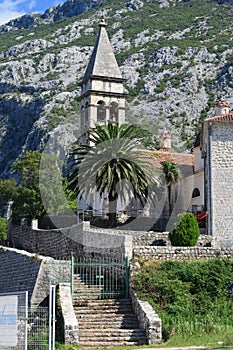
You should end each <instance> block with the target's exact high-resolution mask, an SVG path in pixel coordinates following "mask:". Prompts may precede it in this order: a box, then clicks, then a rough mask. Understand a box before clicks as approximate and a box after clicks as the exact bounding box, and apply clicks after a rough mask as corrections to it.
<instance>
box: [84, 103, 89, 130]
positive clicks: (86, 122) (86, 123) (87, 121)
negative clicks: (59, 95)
mask: <svg viewBox="0 0 233 350" xmlns="http://www.w3.org/2000/svg"><path fill="white" fill-rule="evenodd" d="M88 107H89V104H88V102H87V103H86V105H85V120H84V126H85V128H87V127H88V124H89V118H88Z"/></svg>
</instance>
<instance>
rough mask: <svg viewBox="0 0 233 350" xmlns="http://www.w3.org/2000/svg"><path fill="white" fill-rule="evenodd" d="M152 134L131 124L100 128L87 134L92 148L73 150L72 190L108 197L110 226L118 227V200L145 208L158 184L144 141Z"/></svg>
mask: <svg viewBox="0 0 233 350" xmlns="http://www.w3.org/2000/svg"><path fill="white" fill-rule="evenodd" d="M146 136H148V131H145V130H142V129H141V128H140V127H139V126H136V125H128V124H122V125H120V126H119V125H118V124H112V123H110V122H108V123H107V124H105V125H97V126H96V128H94V129H90V130H89V131H88V133H87V138H88V143H89V144H88V145H87V144H78V145H77V146H76V148H75V149H74V150H73V152H72V155H73V156H74V164H73V166H74V167H73V170H72V172H71V173H70V174H69V176H68V179H69V188H70V189H72V190H73V191H74V192H76V193H77V194H78V195H79V196H83V197H86V198H87V196H88V195H89V194H90V193H93V192H98V193H99V195H100V196H101V195H102V194H103V193H107V196H108V202H109V222H110V225H111V226H115V225H116V223H117V201H118V198H121V199H123V200H124V199H125V198H126V196H127V195H128V196H129V197H130V196H131V197H134V198H138V199H139V200H140V202H141V203H142V205H143V204H145V202H146V201H147V198H148V189H149V185H150V184H152V183H155V176H154V172H153V168H152V166H151V165H150V162H149V161H148V159H146V158H147V156H146V153H145V149H143V148H142V146H141V140H142V139H143V138H144V137H146Z"/></svg>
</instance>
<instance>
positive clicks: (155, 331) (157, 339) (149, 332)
mask: <svg viewBox="0 0 233 350" xmlns="http://www.w3.org/2000/svg"><path fill="white" fill-rule="evenodd" d="M130 296H131V299H132V306H133V310H134V312H135V314H136V316H137V318H138V321H139V323H140V328H141V329H142V330H143V331H145V333H146V337H147V341H148V344H159V343H161V342H162V321H161V319H160V317H159V316H158V314H157V313H156V312H155V310H154V309H153V308H152V306H151V305H150V304H149V303H148V302H147V301H142V300H140V299H138V297H137V294H136V293H135V291H134V290H133V289H132V288H130Z"/></svg>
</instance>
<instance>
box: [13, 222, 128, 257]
mask: <svg viewBox="0 0 233 350" xmlns="http://www.w3.org/2000/svg"><path fill="white" fill-rule="evenodd" d="M11 244H12V245H13V246H14V247H16V248H18V249H23V250H27V251H29V252H36V253H38V254H41V255H44V256H50V257H53V258H54V259H69V258H70V256H71V252H72V253H73V254H74V255H75V256H82V255H87V256H88V255H90V256H93V255H94V256H98V255H105V256H116V257H122V256H128V257H131V256H132V237H131V236H130V235H124V234H122V233H119V234H115V232H114V231H112V232H111V231H106V232H101V231H100V232H99V231H98V230H96V231H93V230H92V229H91V228H90V226H89V225H88V223H87V222H84V223H81V224H80V225H75V226H71V227H68V228H63V229H57V230H39V229H32V228H31V227H28V226H26V225H22V226H12V229H11Z"/></svg>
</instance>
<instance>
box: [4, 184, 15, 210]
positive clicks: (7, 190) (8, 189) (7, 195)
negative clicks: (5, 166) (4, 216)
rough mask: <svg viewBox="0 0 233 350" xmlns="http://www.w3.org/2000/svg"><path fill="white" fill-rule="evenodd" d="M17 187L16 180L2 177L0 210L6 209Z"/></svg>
mask: <svg viewBox="0 0 233 350" xmlns="http://www.w3.org/2000/svg"><path fill="white" fill-rule="evenodd" d="M15 187H16V182H15V180H4V179H1V178H0V212H1V211H3V209H4V210H5V207H6V205H7V203H8V202H9V200H11V199H12V197H13V191H14V189H15Z"/></svg>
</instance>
